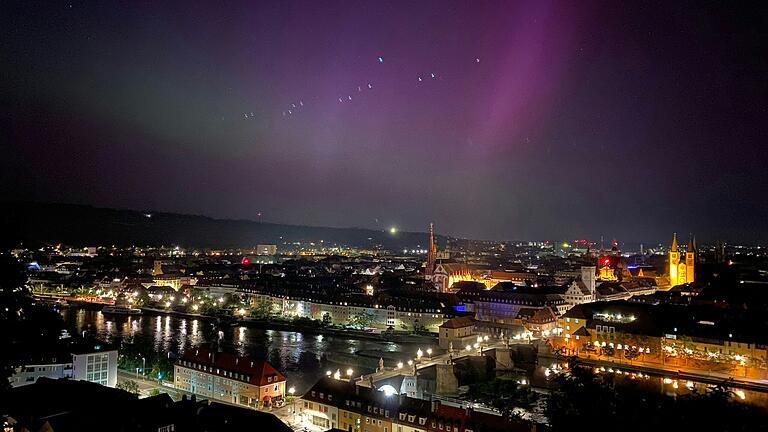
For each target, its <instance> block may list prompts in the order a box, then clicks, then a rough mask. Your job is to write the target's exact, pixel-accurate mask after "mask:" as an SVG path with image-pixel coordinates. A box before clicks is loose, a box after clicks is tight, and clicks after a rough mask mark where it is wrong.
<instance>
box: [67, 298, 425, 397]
mask: <svg viewBox="0 0 768 432" xmlns="http://www.w3.org/2000/svg"><path fill="white" fill-rule="evenodd" d="M61 313H62V316H63V317H64V320H65V321H66V323H67V326H68V327H69V329H70V331H77V332H78V333H81V332H82V331H84V330H87V331H90V332H92V333H94V334H96V335H97V336H98V337H99V338H102V339H105V340H107V341H111V342H123V343H135V344H137V345H138V346H140V347H141V348H142V349H143V350H146V351H155V352H158V353H161V352H162V353H166V352H168V353H171V355H178V354H179V353H183V352H184V350H186V349H190V348H193V347H196V346H199V345H200V344H203V343H215V342H216V341H217V340H218V338H219V336H218V333H219V331H222V332H223V337H222V340H221V345H222V349H224V350H228V351H232V352H235V353H237V354H240V355H252V356H254V357H256V358H266V359H267V360H269V362H270V363H272V364H273V365H274V366H275V367H276V368H278V369H279V370H281V371H283V372H284V373H285V374H286V376H287V377H288V380H289V383H290V384H289V385H292V386H295V387H296V391H297V392H299V393H301V392H303V391H305V390H307V389H308V388H309V387H310V386H311V385H312V384H314V383H315V381H316V380H317V379H319V378H320V377H322V376H323V375H324V374H325V371H326V370H327V369H333V370H336V369H338V368H341V369H345V368H346V367H351V368H353V369H354V370H355V371H359V372H361V373H366V372H371V371H372V370H373V368H375V365H376V363H377V361H378V357H379V356H378V355H377V354H371V355H369V356H368V357H363V356H359V355H357V353H358V352H359V351H364V352H366V353H368V352H371V353H377V352H398V351H400V352H404V353H413V352H416V350H417V349H418V347H416V346H412V345H408V344H405V345H403V344H396V343H383V342H376V341H367V340H355V339H349V338H346V337H334V336H323V335H304V334H302V333H298V332H290V331H276V330H264V329H258V328H248V327H240V326H236V327H221V328H219V327H217V326H216V325H214V324H213V323H212V322H210V321H205V320H199V319H189V318H181V317H172V316H141V317H128V316H125V317H123V316H112V315H108V316H106V317H105V316H104V315H103V314H102V313H101V312H98V311H89V310H82V309H75V308H71V309H69V310H63V311H62V312H61ZM404 355H405V354H404ZM373 357H375V358H373Z"/></svg>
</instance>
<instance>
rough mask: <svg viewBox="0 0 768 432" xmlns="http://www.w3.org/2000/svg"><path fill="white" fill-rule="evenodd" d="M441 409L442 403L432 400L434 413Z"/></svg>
mask: <svg viewBox="0 0 768 432" xmlns="http://www.w3.org/2000/svg"><path fill="white" fill-rule="evenodd" d="M439 408H440V401H439V400H437V399H433V400H432V412H433V413H436V412H437V410H438V409H439Z"/></svg>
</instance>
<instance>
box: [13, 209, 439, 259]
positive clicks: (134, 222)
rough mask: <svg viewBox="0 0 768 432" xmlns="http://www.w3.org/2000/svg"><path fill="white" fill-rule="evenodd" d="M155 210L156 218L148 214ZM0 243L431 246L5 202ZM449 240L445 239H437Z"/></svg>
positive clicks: (412, 240) (306, 229) (380, 234)
mask: <svg viewBox="0 0 768 432" xmlns="http://www.w3.org/2000/svg"><path fill="white" fill-rule="evenodd" d="M150 214H151V217H150V216H148V215H150ZM0 230H1V232H2V235H1V236H0V245H2V246H5V247H16V246H19V245H20V244H24V245H26V246H33V247H34V246H39V245H42V244H55V243H63V244H66V245H71V246H95V245H111V244H115V245H120V246H129V245H141V246H159V245H180V246H185V247H211V248H226V247H244V248H246V247H253V246H255V245H256V244H277V245H278V247H279V246H280V245H282V244H283V243H286V242H287V243H291V242H302V243H303V242H319V241H320V240H323V244H325V245H334V244H337V245H340V246H354V247H372V246H375V245H381V247H383V248H384V249H388V250H393V251H397V250H401V249H403V248H406V247H407V248H409V249H410V248H415V247H416V246H417V245H421V246H422V248H426V243H427V241H428V235H427V234H426V233H412V232H399V233H397V234H395V235H392V234H390V233H389V232H384V231H376V230H370V229H361V228H329V227H311V226H298V225H285V224H276V223H260V222H254V221H250V220H227V219H213V218H209V217H205V216H192V215H183V214H175V213H162V212H149V211H134V210H116V209H107V208H97V207H91V206H85V205H73V204H51V203H32V202H0ZM438 241H439V242H440V243H441V244H444V238H438Z"/></svg>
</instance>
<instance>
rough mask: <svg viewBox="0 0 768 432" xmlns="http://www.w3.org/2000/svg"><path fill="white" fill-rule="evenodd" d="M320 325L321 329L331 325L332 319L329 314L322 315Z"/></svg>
mask: <svg viewBox="0 0 768 432" xmlns="http://www.w3.org/2000/svg"><path fill="white" fill-rule="evenodd" d="M322 324H323V327H328V326H330V325H331V324H333V319H332V318H331V314H329V313H324V314H323V322H322Z"/></svg>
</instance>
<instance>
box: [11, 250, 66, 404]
mask: <svg viewBox="0 0 768 432" xmlns="http://www.w3.org/2000/svg"><path fill="white" fill-rule="evenodd" d="M26 283H27V275H26V272H25V269H24V266H23V265H21V263H19V262H18V260H16V258H14V257H12V256H11V255H8V254H4V253H0V329H1V330H0V346H1V347H3V348H2V349H0V390H2V389H6V388H8V387H9V386H10V383H9V382H8V378H9V377H10V376H11V375H12V374H13V373H14V371H15V368H16V367H18V366H20V362H19V359H20V358H21V357H22V356H21V355H19V354H23V352H24V350H25V349H26V348H27V347H34V346H46V345H48V344H52V343H54V342H55V341H56V340H57V339H58V336H59V334H60V332H61V330H62V329H63V328H64V321H63V319H62V318H61V315H59V314H58V313H57V312H55V311H53V310H52V309H50V308H48V307H46V306H42V305H37V304H35V303H34V301H33V298H32V296H31V295H30V293H29V291H28V290H27V288H26Z"/></svg>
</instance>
